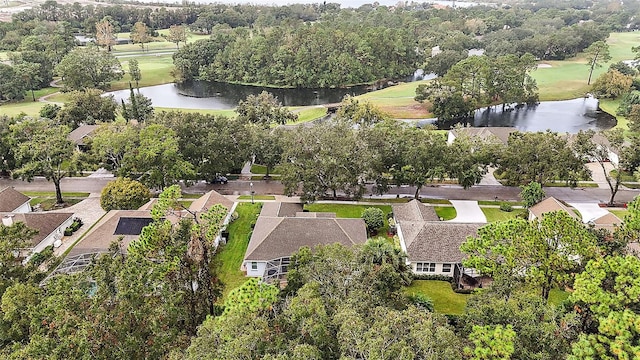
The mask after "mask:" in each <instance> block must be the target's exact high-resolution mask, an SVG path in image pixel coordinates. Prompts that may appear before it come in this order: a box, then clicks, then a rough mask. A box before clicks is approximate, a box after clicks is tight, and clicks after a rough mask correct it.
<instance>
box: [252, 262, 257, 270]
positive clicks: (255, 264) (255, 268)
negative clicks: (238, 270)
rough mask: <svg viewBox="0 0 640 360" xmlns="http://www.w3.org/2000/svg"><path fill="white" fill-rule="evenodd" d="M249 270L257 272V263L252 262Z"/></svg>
mask: <svg viewBox="0 0 640 360" xmlns="http://www.w3.org/2000/svg"><path fill="white" fill-rule="evenodd" d="M251 270H258V263H257V262H255V261H254V262H252V263H251Z"/></svg>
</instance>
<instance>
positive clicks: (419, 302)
mask: <svg viewBox="0 0 640 360" xmlns="http://www.w3.org/2000/svg"><path fill="white" fill-rule="evenodd" d="M407 299H408V300H409V302H411V303H412V304H413V305H415V306H416V307H419V308H421V309H424V310H426V311H430V312H433V300H432V299H431V298H430V297H428V296H426V295H425V294H420V293H414V294H410V295H408V296H407Z"/></svg>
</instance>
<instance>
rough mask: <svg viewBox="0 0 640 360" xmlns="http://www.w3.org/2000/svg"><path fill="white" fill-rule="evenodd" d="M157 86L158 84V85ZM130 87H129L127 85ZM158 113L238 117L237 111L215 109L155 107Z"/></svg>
mask: <svg viewBox="0 0 640 360" xmlns="http://www.w3.org/2000/svg"><path fill="white" fill-rule="evenodd" d="M156 85H157V84H156ZM127 86H129V85H127ZM154 109H155V111H156V113H158V112H161V111H167V112H169V111H181V112H184V113H198V114H207V115H215V116H226V117H229V118H234V117H236V116H238V114H237V113H236V111H235V110H233V109H231V110H214V109H176V108H167V107H158V106H155V107H154Z"/></svg>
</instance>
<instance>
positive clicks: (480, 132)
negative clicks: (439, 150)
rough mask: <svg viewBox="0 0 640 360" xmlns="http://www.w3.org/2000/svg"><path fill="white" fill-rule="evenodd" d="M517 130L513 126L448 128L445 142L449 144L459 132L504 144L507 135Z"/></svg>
mask: <svg viewBox="0 0 640 360" xmlns="http://www.w3.org/2000/svg"><path fill="white" fill-rule="evenodd" d="M516 131H518V129H516V128H514V127H461V128H454V129H451V130H449V134H448V135H447V143H448V144H449V145H451V144H452V143H453V141H454V140H455V139H456V138H457V137H459V136H460V135H461V134H466V135H467V136H470V137H475V138H480V139H482V140H488V139H495V140H497V141H499V142H501V143H502V144H504V145H507V143H508V141H509V136H510V135H511V134H512V133H514V132H516Z"/></svg>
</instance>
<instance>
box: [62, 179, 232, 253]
mask: <svg viewBox="0 0 640 360" xmlns="http://www.w3.org/2000/svg"><path fill="white" fill-rule="evenodd" d="M155 201H156V200H155V199H151V200H150V201H149V202H148V203H146V204H144V205H142V206H141V207H140V208H139V209H138V210H111V211H109V212H108V213H107V214H106V215H105V216H104V217H103V218H102V219H101V220H100V221H99V222H98V223H96V224H95V225H94V227H93V229H91V231H89V232H88V233H87V234H86V235H85V236H84V238H83V239H82V240H81V241H80V242H79V243H78V244H76V245H75V246H74V247H73V249H71V251H70V253H69V256H70V257H71V256H77V255H80V254H86V253H99V252H105V251H107V250H108V249H109V246H110V245H111V243H112V242H113V241H115V240H117V239H118V238H120V237H122V249H123V250H126V249H127V247H128V246H129V243H131V241H133V240H136V239H138V238H139V237H140V233H141V232H142V228H144V227H145V226H147V225H149V224H150V223H151V222H152V218H151V208H152V207H153V204H154V203H155ZM215 204H221V205H223V206H224V207H226V208H227V216H226V217H225V219H224V224H225V225H226V224H227V223H228V221H229V219H230V214H231V213H233V211H234V210H235V206H234V203H233V201H231V200H229V199H227V198H226V197H225V196H223V195H220V194H219V193H217V192H215V191H210V192H208V193H206V194H205V195H203V196H202V197H200V198H198V199H196V200H194V201H193V203H191V205H190V207H189V210H190V211H192V212H195V213H200V212H204V211H206V210H207V209H208V208H209V207H211V206H213V205H215ZM183 216H188V214H187V213H186V212H184V213H181V212H179V211H178V212H174V213H173V214H171V215H170V216H168V219H169V220H170V221H171V222H174V223H175V222H177V221H179V220H180V218H181V217H183Z"/></svg>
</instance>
